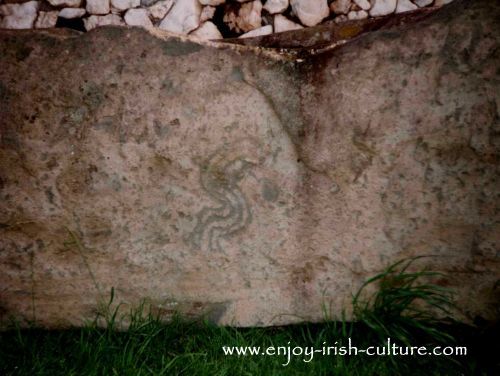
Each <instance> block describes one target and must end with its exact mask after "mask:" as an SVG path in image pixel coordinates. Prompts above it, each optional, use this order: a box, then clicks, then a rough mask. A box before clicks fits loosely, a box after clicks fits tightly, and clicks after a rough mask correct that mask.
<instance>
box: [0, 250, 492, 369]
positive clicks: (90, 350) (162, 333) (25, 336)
mask: <svg viewBox="0 0 500 376" xmlns="http://www.w3.org/2000/svg"><path fill="white" fill-rule="evenodd" d="M412 262H413V260H405V261H402V262H400V263H397V264H395V265H392V266H391V267H389V268H388V269H387V270H386V271H384V272H383V273H381V274H379V275H378V276H376V277H374V278H372V279H371V280H369V281H367V283H366V284H365V285H364V286H363V287H362V289H361V290H360V292H359V293H358V294H356V295H355V296H354V298H353V305H354V312H355V314H356V318H357V323H345V322H325V323H322V324H303V325H295V326H286V327H274V328H251V329H236V328H230V327H217V326H215V325H213V324H210V323H208V322H187V321H184V320H182V319H180V318H179V317H177V318H175V319H174V320H173V321H172V322H169V323H162V322H161V320H159V318H158V317H155V316H153V315H151V314H143V312H144V307H142V308H141V309H140V310H138V311H136V312H134V313H132V314H131V315H130V317H129V318H128V319H129V320H130V323H131V324H130V326H129V327H128V329H127V330H126V331H119V330H116V327H117V324H119V322H120V320H119V319H118V317H117V315H116V311H111V312H110V311H108V312H107V313H105V316H106V317H105V319H106V320H107V323H108V325H107V328H99V327H97V325H96V324H95V323H90V324H88V325H87V326H86V327H84V328H80V329H73V330H66V331H44V330H40V329H36V328H32V329H19V328H14V329H12V330H9V331H6V332H2V333H0V375H2V376H3V375H30V376H31V375H51V376H52V375H180V374H182V375H228V376H229V375H230V376H233V375H363V376H364V375H426V376H429V375H490V374H491V375H493V374H500V373H495V362H497V359H496V358H495V356H494V353H493V349H494V347H493V346H494V345H495V341H497V340H498V337H495V335H493V334H492V331H491V330H489V331H486V332H481V331H480V330H479V329H478V328H472V327H466V326H463V325H460V324H457V323H453V322H445V321H443V320H436V319H435V318H434V316H433V315H431V314H430V313H429V312H430V311H429V310H428V309H427V308H428V306H429V305H431V306H433V307H434V309H435V310H437V311H440V312H441V313H444V314H446V313H448V312H449V310H450V309H452V308H453V306H452V304H451V300H450V295H449V292H448V291H446V290H443V289H442V288H440V287H439V286H436V285H434V284H432V283H431V282H429V279H432V278H433V277H435V274H434V273H430V272H426V271H424V272H417V273H411V272H408V271H407V270H408V268H409V266H410V264H411V263H412ZM371 284H378V285H379V292H378V293H376V294H375V295H374V296H372V297H368V298H366V299H363V298H362V297H363V296H364V295H363V294H364V291H365V290H366V287H367V286H369V285H371ZM111 301H112V299H111ZM111 301H110V303H111ZM415 303H418V304H415ZM110 306H111V304H110ZM417 307H419V308H417ZM387 336H390V337H391V338H392V339H394V341H399V343H400V344H403V343H409V344H411V345H412V346H417V345H426V346H435V345H461V346H464V345H465V346H467V347H468V355H467V356H462V357H445V356H441V357H440V356H421V357H417V356H367V355H358V356H340V355H337V356H333V355H331V356H321V355H320V354H315V356H314V358H313V360H312V361H310V362H304V357H303V356H297V357H292V359H291V361H290V364H288V365H287V366H283V363H286V362H287V358H286V357H285V356H260V355H258V356H246V357H243V356H240V357H238V356H225V355H224V353H223V351H222V346H260V347H261V348H264V347H267V346H275V347H277V346H285V347H288V346H291V347H294V346H307V347H311V346H314V347H315V348H316V349H321V348H322V347H323V346H324V344H325V343H326V344H327V345H328V346H334V345H337V346H341V345H346V344H347V341H348V338H351V341H352V344H353V345H354V346H357V347H358V348H363V347H367V346H370V345H379V344H383V343H384V342H385V339H386V338H387ZM489 337H491V338H489ZM306 359H308V357H306ZM497 366H498V364H497Z"/></svg>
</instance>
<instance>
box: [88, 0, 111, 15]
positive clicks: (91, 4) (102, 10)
mask: <svg viewBox="0 0 500 376" xmlns="http://www.w3.org/2000/svg"><path fill="white" fill-rule="evenodd" d="M86 9H87V12H89V13H90V14H97V15H98V14H108V13H109V11H110V7H109V0H87V6H86Z"/></svg>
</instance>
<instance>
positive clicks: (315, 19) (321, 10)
mask: <svg viewBox="0 0 500 376" xmlns="http://www.w3.org/2000/svg"><path fill="white" fill-rule="evenodd" d="M290 4H291V5H292V9H293V12H294V13H295V14H296V15H297V17H298V18H299V20H300V22H302V24H303V25H306V26H315V25H317V24H319V23H320V22H321V21H322V20H323V19H324V18H326V17H328V15H329V14H330V10H329V8H328V2H327V0H291V1H290Z"/></svg>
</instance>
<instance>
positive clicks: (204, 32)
mask: <svg viewBox="0 0 500 376" xmlns="http://www.w3.org/2000/svg"><path fill="white" fill-rule="evenodd" d="M189 35H193V36H195V37H197V38H200V39H206V40H210V39H222V34H221V33H220V31H219V29H217V26H215V24H214V23H213V22H210V21H206V22H203V23H202V24H201V26H200V27H199V28H197V29H196V30H194V31H192V32H191V33H190V34H189Z"/></svg>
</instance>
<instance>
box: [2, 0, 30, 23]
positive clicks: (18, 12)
mask: <svg viewBox="0 0 500 376" xmlns="http://www.w3.org/2000/svg"><path fill="white" fill-rule="evenodd" d="M39 4H40V3H39V2H38V1H29V2H27V3H21V4H3V5H0V16H3V18H1V17H0V28H3V29H31V28H33V24H34V22H35V19H36V16H37V11H38V7H39Z"/></svg>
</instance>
